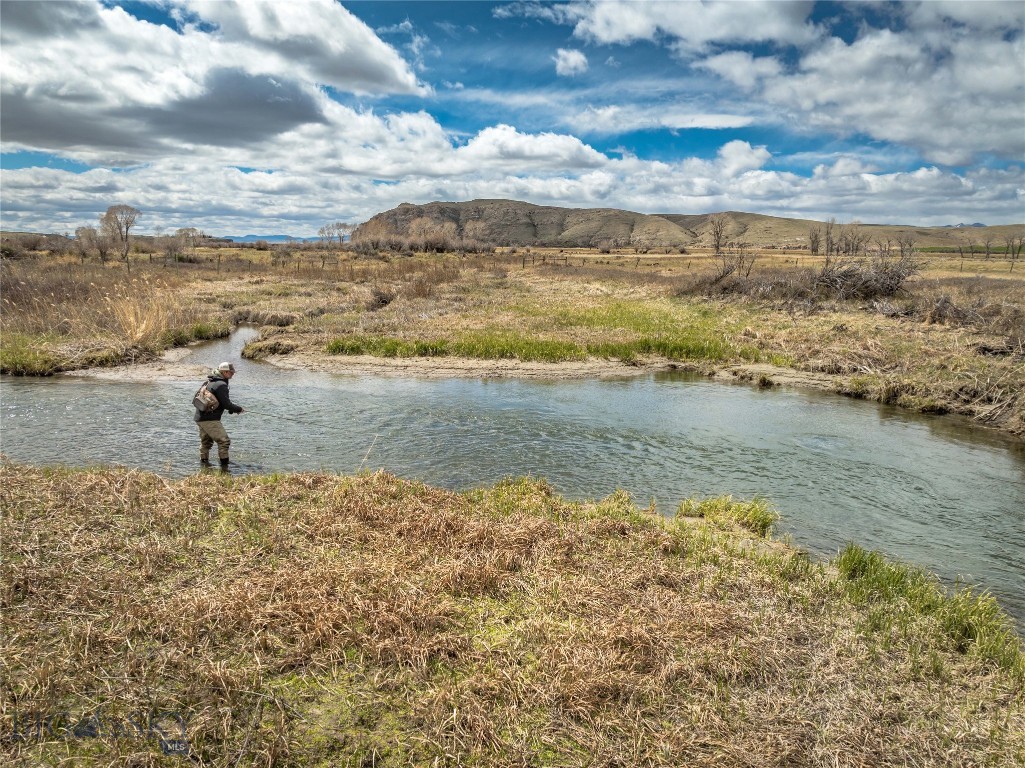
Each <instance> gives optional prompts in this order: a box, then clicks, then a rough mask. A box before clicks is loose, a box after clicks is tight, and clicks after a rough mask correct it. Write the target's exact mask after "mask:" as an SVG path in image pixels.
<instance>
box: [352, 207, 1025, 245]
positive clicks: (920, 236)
mask: <svg viewBox="0 0 1025 768" xmlns="http://www.w3.org/2000/svg"><path fill="white" fill-rule="evenodd" d="M717 215H718V216H722V217H723V218H724V219H725V223H726V229H725V234H726V239H727V240H728V241H736V242H743V243H746V244H749V245H752V246H760V247H765V246H770V245H771V246H776V247H780V248H782V247H784V246H787V245H793V246H806V245H807V242H808V232H809V230H810V229H812V228H814V227H824V226H825V225H824V224H823V222H819V221H814V220H811V219H787V218H782V217H779V216H765V215H762V214H758V213H744V212H741V211H725V212H722V213H718V214H713V213H702V214H690V215H688V214H678V213H661V214H644V213H635V212H633V211H623V210H619V209H617V208H559V207H555V206H545V205H534V204H533V203H525V202H521V201H518V200H471V201H469V202H433V203H425V204H423V205H413V204H410V203H402V204H401V205H399V206H398V207H396V208H392V209H391V210H388V211H383V212H382V213H379V214H377V215H376V216H374V217H372V218H371V219H370V220H369V221H367V222H365V223H364V224H362V225H361V226H360V228H359V229H358V230H357V233H356V236H357V237H358V236H359V235H360V234H361V233H362V234H365V235H374V236H388V235H397V236H400V237H405V236H409V234H410V231H411V227H410V224H411V223H412V222H413V221H415V220H417V219H427V220H429V221H430V222H431V223H433V224H435V225H448V226H449V228H450V229H451V228H452V226H454V228H455V233H456V234H458V235H463V234H464V233H467V232H471V233H473V234H472V236H473V237H475V238H477V239H486V240H487V241H489V242H493V243H496V244H498V245H509V246H513V245H515V246H527V245H534V246H554V247H560V248H563V247H565V248H573V247H596V246H601V245H603V244H609V245H611V246H613V247H623V246H637V247H648V248H661V247H679V246H691V245H693V246H697V247H702V246H708V245H709V244H710V242H711V220H712V217H713V216H717ZM835 226H836V228H837V230H839V229H840V227H842V226H843V224H841V223H836V224H835ZM862 226H864V227H865V229H866V230H867V234H868V235H869V237H871V238H872V239H873V240H880V241H885V240H887V239H890V240H891V241H893V240H895V239H896V237H897V236H898V235H900V234H902V233H907V232H912V233H914V236H915V238H916V242H917V243H918V245H920V246H946V245H950V246H953V245H955V244H956V243H957V242H958V241H957V238H958V235H956V234H955V232H954V229H955V228H953V227H917V226H915V225H912V224H908V225H890V224H864V225H862ZM960 226H963V227H967V226H970V227H972V228H975V227H983V225H981V224H972V225H960ZM467 227H470V229H467ZM985 229H986V230H988V231H989V232H990V233H992V234H993V235H994V236H995V237H998V238H999V237H1002V236H1003V235H1004V234H1005V233H1010V232H1011V231H1012V230H1013V231H1018V230H1020V229H1021V226H1020V225H1006V226H999V227H985ZM980 234H981V233H980Z"/></svg>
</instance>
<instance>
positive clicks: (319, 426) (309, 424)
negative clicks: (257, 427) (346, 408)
mask: <svg viewBox="0 0 1025 768" xmlns="http://www.w3.org/2000/svg"><path fill="white" fill-rule="evenodd" d="M245 412H246V413H255V414H256V415H257V416H269V417H270V418H272V419H284V420H285V421H294V422H295V423H296V424H304V425H306V426H307V427H317V429H334V430H337V431H339V432H348V431H349V430H348V428H347V427H335V426H332V425H331V424H317V423H315V422H312V421H303V420H302V419H293V418H292V417H291V416H282V415H281V414H278V413H264V412H263V411H254V410H252V409H251V408H245Z"/></svg>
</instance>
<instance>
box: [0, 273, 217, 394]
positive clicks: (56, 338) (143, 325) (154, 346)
mask: <svg viewBox="0 0 1025 768" xmlns="http://www.w3.org/2000/svg"><path fill="white" fill-rule="evenodd" d="M0 282H2V286H3V298H2V302H0V306H2V311H0V331H2V334H3V336H2V339H0V370H2V371H3V372H5V373H15V374H30V375H31V374H46V373H54V372H56V371H60V370H69V369H74V368H82V367H85V366H88V365H96V364H107V365H111V364H116V363H119V362H132V361H136V360H139V359H145V358H147V357H150V356H152V355H153V354H154V353H155V352H157V351H159V350H160V349H163V348H165V347H167V346H172V345H175V344H182V343H185V342H188V341H191V340H193V339H196V338H210V337H212V336H217V335H224V334H225V333H227V330H228V328H227V323H226V322H225V321H224V319H223V318H220V317H218V316H217V314H216V313H212V312H210V311H209V310H208V309H207V308H205V307H202V306H197V305H196V304H195V303H193V302H192V301H191V300H190V299H189V298H188V297H187V296H185V295H183V291H182V285H183V283H182V282H181V280H180V279H178V278H176V277H175V276H174V275H166V274H156V273H154V272H152V271H150V272H149V273H145V272H144V273H142V274H139V272H138V270H137V272H136V273H135V274H134V275H132V274H129V273H128V272H127V271H126V270H121V269H119V268H103V267H99V266H94V265H79V264H76V263H74V262H70V261H67V262H60V261H57V260H55V259H39V258H36V259H25V260H22V261H17V262H10V261H3V262H0Z"/></svg>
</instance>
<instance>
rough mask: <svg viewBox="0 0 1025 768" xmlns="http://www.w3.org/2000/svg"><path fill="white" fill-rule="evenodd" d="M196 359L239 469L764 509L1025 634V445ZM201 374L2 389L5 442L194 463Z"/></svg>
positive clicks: (672, 388) (658, 380)
mask: <svg viewBox="0 0 1025 768" xmlns="http://www.w3.org/2000/svg"><path fill="white" fill-rule="evenodd" d="M255 333H256V331H255V330H252V329H241V330H239V331H237V332H236V333H235V334H234V335H233V336H232V337H231V338H230V339H226V340H223V341H220V342H213V343H210V344H206V345H203V346H200V347H197V348H196V349H195V351H194V352H193V354H192V355H191V356H190V357H189V358H188V359H187V362H190V363H191V362H194V363H201V364H209V365H211V366H212V365H215V364H216V363H218V362H219V361H221V360H225V359H228V360H232V361H234V362H235V364H236V367H237V369H238V372H237V374H236V376H235V377H234V379H233V380H232V383H231V395H232V399H233V400H235V402H237V403H238V404H240V405H242V406H244V407H246V408H247V409H248V412H247V413H245V414H242V415H240V416H228V415H225V417H224V423H225V426H226V427H227V429H228V432H229V434H230V435H231V437H232V460H233V461H235V462H238V464H237V466H235V467H233V471H235V472H275V471H286V470H327V471H331V472H338V473H352V472H355V471H357V470H358V469H360V468H364V469H378V468H384V469H386V470H388V471H390V472H393V473H395V474H397V475H399V476H401V477H406V478H411V479H419V480H424V481H426V482H428V483H431V484H434V485H439V486H443V487H447V488H453V489H465V488H469V487H473V486H477V485H486V484H491V483H494V482H496V481H497V480H500V479H501V478H503V477H506V476H511V475H512V476H515V475H527V474H529V475H534V476H540V477H545V478H546V479H547V480H548V481H549V482H550V483H551V484H552V485H553V486H554V487H555V488H556V490H557V491H558V492H559V493H561V494H562V495H564V496H566V497H568V498H576V499H581V498H599V497H602V496H604V495H607V494H609V493H611V492H612V491H614V490H615V489H617V488H623V489H625V490H627V491H629V492H630V493H631V494H632V496H633V497H634V499H635V501H636V502H637V503H638V504H640V505H642V506H646V505H647V504H648V503H649V501H651V500H654V501H655V503H656V506H657V509H658V510H659V511H661V512H663V513H666V514H672V513H673V512H674V511H675V509H676V506H677V504H678V503H679V502H680V500H681V499H684V498H688V497H705V496H711V495H719V494H733V495H734V496H736V497H739V498H750V497H752V496H755V495H759V496H763V497H765V498H767V499H768V500H769V501H770V502H771V503H772V504H773V506H775V507H776V508H777V509H778V510H779V511H780V512H781V513H782V520H781V523H780V525H779V526H778V532H779V533H784V534H789V535H790V536H791V538H792V540H793V542H794V543H795V544H797V545H799V546H801V547H803V548H805V549H808V550H809V551H811V552H813V553H815V554H820V555H832V554H834V553H835V552H836V550H837V549H838V548H840V547H842V546H843V545H844V544H845V543H846V542H848V541H854V542H856V543H858V544H860V545H862V546H864V547H867V548H871V549H878V550H880V551H882V552H885V553H886V554H888V555H891V556H895V557H899V558H901V559H903V560H906V561H909V562H913V563H917V564H919V565H922V566H924V567H926V568H928V569H930V570H932V571H935V572H936V573H938V574H939V575H940V576H941V577H942V578H944V579H945V580H946V581H948V582H951V583H952V582H954V581H956V580H962V581H965V582H967V583H970V584H976V585H981V586H982V587H984V588H986V589H989V590H990V591H992V592H993V593H994V594H995V595H996V596H997V597H998V598H999V600H1000V602H1001V604H1002V605H1003V606H1004V607H1005V609H1007V610H1008V612H1009V613H1011V615H1013V616H1014V617H1015V618H1016V620H1017V621H1018V623H1019V627H1025V450H1023V449H1022V446H1021V444H1020V443H1017V442H1015V441H1013V440H1010V439H1006V438H1003V437H1001V436H999V435H996V434H993V433H990V432H988V431H986V430H983V429H980V428H978V427H973V426H972V425H970V424H967V423H966V422H964V421H962V420H959V419H954V418H949V417H928V416H921V415H916V414H910V413H907V412H904V411H901V410H898V409H893V408H888V407H884V406H879V405H877V404H874V403H866V402H861V401H857V400H850V399H846V398H841V397H836V396H833V395H828V394H819V393H813V392H806V391H797V390H770V391H765V390H759V389H757V388H754V387H750V386H746V385H729V384H721V383H716V382H711V381H708V380H706V379H702V378H698V377H694V376H688V375H684V374H654V375H648V376H640V377H629V378H624V379H621V380H600V381H549V382H538V381H520V380H507V379H502V380H474V379H442V380H438V379H419V378H395V377H378V376H340V375H331V374H320V373H308V372H297V371H286V370H281V369H277V368H274V367H273V366H270V365H267V364H261V363H253V362H248V361H245V360H241V359H240V357H239V351H240V350H241V347H242V344H243V343H244V342H245V340H246V339H248V338H251V337H252V336H253V335H255ZM197 386H198V382H168V381H162V382H153V383H139V382H127V381H126V382H118V381H109V380H100V379H90V378H82V377H70V376H57V377H53V378H45V379H16V378H10V377H5V378H4V379H3V380H2V383H0V404H2V413H3V419H2V432H0V450H2V451H3V453H5V454H6V455H7V456H8V457H10V458H11V459H12V460H14V461H19V462H26V463H34V464H44V465H52V464H64V465H69V466H95V465H98V464H123V465H126V466H133V467H143V468H146V469H150V470H154V471H156V472H160V473H162V474H165V475H169V476H184V475H187V474H190V473H192V472H195V471H196V470H197V469H198V463H197V457H198V438H197V432H196V428H195V425H194V424H193V422H192V408H191V406H190V405H189V403H190V400H191V397H192V394H193V392H194V391H195V389H196V387H197Z"/></svg>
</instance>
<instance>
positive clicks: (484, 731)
mask: <svg viewBox="0 0 1025 768" xmlns="http://www.w3.org/2000/svg"><path fill="white" fill-rule="evenodd" d="M0 479H2V485H0V488H2V492H0V493H2V496H0V500H2V503H3V509H4V519H3V532H2V533H3V536H2V541H3V550H4V557H3V565H2V574H3V582H2V590H3V591H2V592H0V599H2V606H3V612H4V633H3V655H2V667H0V685H2V688H0V690H2V695H0V723H2V725H0V730H2V732H3V733H4V734H5V735H7V736H8V737H9V736H10V734H11V729H12V726H13V722H14V717H15V715H16V714H18V715H19V716H22V718H24V715H25V713H28V712H44V713H55V712H60V711H62V710H67V711H69V712H71V713H73V714H81V713H84V712H90V711H93V710H95V709H96V708H97V707H101V706H102V707H105V708H106V710H107V711H108V712H111V713H113V714H117V713H127V712H131V711H135V710H143V711H145V710H147V709H149V708H156V709H160V710H164V711H168V710H171V711H177V712H180V713H182V716H183V718H185V719H186V721H187V727H186V736H187V739H188V741H189V743H190V745H191V749H192V753H193V757H194V760H195V761H197V764H201V765H213V766H236V765H268V766H270V765H296V766H298V765H303V766H305V765H325V766H326V765H333V766H347V765H351V766H364V765H378V766H399V765H423V766H435V765H439V766H440V765H450V766H457V765H458V766H473V765H478V766H526V765H532V766H555V765H558V766H574V765H579V766H584V765H587V766H679V765H690V766H703V765H708V766H712V765H715V766H722V765H736V766H741V765H744V766H749V765H759V766H760V765H779V766H783V765H823V766H826V765H828V766H836V765H841V766H868V765H872V766H890V765H893V766H896V765H901V766H904V765H922V766H928V765H950V766H955V765H956V766H962V765H1016V764H1022V762H1023V761H1025V694H1023V687H1022V685H1023V682H1022V675H1021V674H1018V676H1015V675H1014V674H1012V672H1010V671H1007V670H1006V669H1005V668H1004V667H1001V666H999V665H997V664H995V663H994V662H993V661H990V660H989V659H988V658H987V657H985V656H981V655H979V654H977V653H976V652H975V651H974V650H973V647H972V646H971V645H970V644H969V646H968V647H963V646H962V647H958V646H957V645H956V644H955V643H954V642H952V641H951V640H950V639H949V638H946V637H945V636H943V635H942V633H940V634H937V632H936V631H935V627H934V626H933V624H932V623H931V619H929V618H928V617H915V616H914V615H911V614H909V613H908V611H907V609H906V608H903V609H901V608H900V607H899V606H896V607H895V608H894V611H895V613H894V615H900V616H901V622H899V623H896V624H888V625H886V629H885V630H878V629H877V630H871V629H869V628H868V627H869V626H870V624H871V622H867V619H868V618H871V616H870V614H871V612H872V611H874V610H880V608H879V607H878V606H876V607H872V606H870V607H869V608H863V607H857V606H855V605H854V604H853V603H852V602H851V601H850V599H849V598H848V597H847V592H846V591H845V588H844V587H843V585H842V584H839V583H838V582H837V580H836V577H835V576H833V575H831V572H830V571H829V570H828V569H826V568H824V567H821V566H817V565H814V564H811V563H809V562H808V561H807V560H806V559H805V558H803V557H802V556H800V555H799V554H798V553H796V552H793V551H791V550H788V549H786V548H785V547H782V546H781V545H777V544H774V543H772V542H765V541H764V540H762V539H758V538H757V537H754V538H751V534H750V533H749V532H748V533H745V532H744V529H741V528H733V527H732V525H731V524H730V522H729V519H730V516H729V514H728V512H729V510H730V509H731V504H730V503H729V502H724V501H722V500H718V501H716V502H715V504H714V505H713V506H714V510H715V511H714V514H713V511H712V509H711V508H710V509H709V510H708V511H706V512H702V514H705V515H706V518H707V519H706V520H695V519H689V518H688V519H684V518H680V519H678V520H676V521H672V520H670V521H666V520H664V519H662V518H660V517H658V516H656V515H653V514H651V513H648V512H643V511H640V510H638V509H637V508H635V507H634V506H633V505H632V504H631V503H630V501H629V499H628V498H627V497H626V496H624V495H623V494H615V495H613V496H611V497H609V498H608V499H606V500H604V501H602V502H600V503H594V504H576V503H567V502H565V501H563V500H561V499H559V498H558V497H556V496H554V495H553V494H552V493H551V491H550V489H549V488H548V487H547V486H546V485H545V484H544V483H543V481H542V482H538V481H529V480H524V481H509V482H506V483H501V484H499V485H498V486H495V487H494V488H490V489H484V490H481V491H475V492H471V493H467V494H455V493H450V492H446V491H441V490H438V489H434V488H430V487H426V486H423V485H420V484H416V483H408V482H404V481H400V480H398V479H396V478H394V477H391V476H388V475H385V474H375V475H364V476H360V477H356V478H337V477H330V476H325V475H318V474H298V475H288V476H277V477H245V478H238V479H232V478H230V477H222V476H217V475H209V474H207V475H200V476H197V477H193V478H189V479H186V480H184V481H180V482H168V481H166V480H163V479H161V478H159V477H156V476H154V475H151V474H145V473H140V472H135V471H126V470H109V471H90V472H82V471H67V470H59V471H54V470H36V469H29V468H25V467H15V466H10V465H5V466H4V467H3V468H2V475H0ZM743 507H744V505H743V504H740V505H737V509H738V514H741V513H743V512H744V511H745V510H744V509H743ZM741 516H743V514H741ZM875 626H878V622H876V623H875ZM1019 673H1020V670H1019ZM2 749H3V751H4V752H5V753H6V756H7V759H8V760H9V761H10V764H14V765H23V766H29V765H32V766H35V765H39V764H42V763H47V762H48V763H56V762H58V761H60V762H61V764H63V765H97V764H102V765H124V766H129V765H131V766H137V765H164V764H167V765H171V764H175V765H178V764H180V760H181V758H178V757H167V756H163V755H161V753H160V750H159V749H158V748H157V745H156V743H155V740H153V739H149V740H147V739H144V738H139V737H135V738H128V737H124V736H122V737H121V738H116V737H115V736H114V735H112V734H109V733H106V734H105V733H100V734H99V736H98V737H97V738H73V737H67V736H64V735H61V734H57V735H55V736H51V737H48V738H41V739H29V740H27V741H12V740H11V739H10V738H6V739H5V740H4V741H3V745H2Z"/></svg>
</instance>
